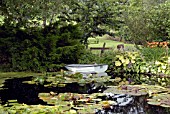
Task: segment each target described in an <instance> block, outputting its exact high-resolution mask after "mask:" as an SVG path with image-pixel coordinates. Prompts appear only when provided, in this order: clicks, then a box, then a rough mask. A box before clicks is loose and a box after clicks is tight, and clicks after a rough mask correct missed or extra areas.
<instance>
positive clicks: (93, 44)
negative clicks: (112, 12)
mask: <svg viewBox="0 0 170 114" xmlns="http://www.w3.org/2000/svg"><path fill="white" fill-rule="evenodd" d="M97 39H98V41H99V42H98V43H96V40H97ZM88 41H89V45H88V47H89V48H90V47H103V44H104V43H106V45H105V47H110V48H112V49H113V50H117V45H118V44H124V46H125V50H129V51H132V50H136V48H135V47H134V44H126V43H124V42H119V41H114V40H112V39H108V38H107V36H106V35H104V36H103V37H100V36H97V37H96V38H89V39H88ZM113 50H112V51H113ZM93 52H95V53H96V52H100V51H97V50H95V51H93Z"/></svg>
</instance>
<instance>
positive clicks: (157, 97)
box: [147, 91, 170, 108]
mask: <svg viewBox="0 0 170 114" xmlns="http://www.w3.org/2000/svg"><path fill="white" fill-rule="evenodd" d="M147 103H148V104H150V105H156V106H161V107H168V108H170V91H169V92H167V93H161V94H154V95H153V96H152V98H149V99H147Z"/></svg>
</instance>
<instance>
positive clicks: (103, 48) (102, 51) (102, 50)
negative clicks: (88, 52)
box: [100, 42, 106, 56]
mask: <svg viewBox="0 0 170 114" xmlns="http://www.w3.org/2000/svg"><path fill="white" fill-rule="evenodd" d="M105 46H106V43H105V42H104V44H103V47H102V49H101V53H100V56H102V54H103V53H104V50H105Z"/></svg>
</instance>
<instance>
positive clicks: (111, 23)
mask: <svg viewBox="0 0 170 114" xmlns="http://www.w3.org/2000/svg"><path fill="white" fill-rule="evenodd" d="M122 1H123V0H122ZM124 4H126V3H125V2H121V1H120V0H115V1H112V0H93V1H91V0H72V1H71V5H70V6H68V7H67V10H65V11H64V12H62V13H61V15H60V19H63V20H67V21H69V22H70V21H75V22H76V23H78V24H80V25H81V26H82V28H81V29H82V31H83V32H84V35H83V42H84V44H87V39H88V37H90V36H93V35H100V36H101V35H104V34H109V35H111V36H114V32H113V31H115V30H117V29H118V28H119V24H120V23H122V20H121V19H120V17H121V10H122V6H123V5H124ZM121 5H122V6H121Z"/></svg>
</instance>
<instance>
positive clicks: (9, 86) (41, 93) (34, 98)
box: [0, 75, 170, 114]
mask: <svg viewBox="0 0 170 114" xmlns="http://www.w3.org/2000/svg"><path fill="white" fill-rule="evenodd" d="M57 76H58V75H53V76H49V77H50V78H49V77H48V79H47V82H46V81H44V83H43V84H40V83H38V84H37V83H33V81H32V80H34V82H36V81H37V79H36V78H35V77H33V76H28V77H20V78H11V79H6V80H5V82H4V83H3V86H2V87H1V89H0V102H1V105H2V106H3V110H4V109H5V108H8V109H10V110H11V107H12V109H17V110H20V111H21V110H23V109H24V108H22V109H20V108H17V106H19V107H22V106H23V104H25V105H24V107H26V106H32V109H31V108H30V107H26V108H27V109H28V108H30V109H31V110H34V109H33V106H35V107H37V106H39V105H41V106H42V107H41V109H43V106H49V107H51V106H61V107H62V109H60V111H61V112H62V111H63V112H65V113H68V110H69V112H71V111H73V112H71V113H75V112H74V111H76V112H78V113H82V114H84V113H85V112H86V113H87V112H88V111H90V112H89V113H96V114H112V113H116V114H160V113H162V114H169V113H170V112H169V111H170V110H169V108H165V107H160V106H155V105H149V104H148V103H147V101H146V99H148V95H141V96H137V95H136V96H134V95H128V94H124V93H120V94H119V93H112V91H111V92H110V88H111V89H113V88H112V87H115V86H113V85H114V84H113V83H115V82H114V81H113V80H114V79H112V78H110V80H108V77H109V76H108V77H106V76H105V77H100V78H97V77H96V78H97V80H103V82H102V81H99V82H97V81H95V80H94V79H92V78H91V80H93V81H89V79H86V82H87V80H88V81H89V83H83V80H82V79H79V77H78V76H80V75H77V77H76V78H77V80H79V82H77V81H76V80H69V79H68V77H67V82H66V80H65V81H64V82H62V81H61V79H62V78H61V77H60V76H59V77H60V78H61V79H60V82H62V83H58V84H57V86H56V85H55V84H54V82H55V83H56V82H58V81H59V80H56V81H54V80H55V79H56V78H55V77H57ZM94 77H95V76H94ZM101 78H102V79H101ZM35 79H36V81H35ZM41 79H42V78H39V81H40V80H41ZM57 79H58V78H57ZM64 79H66V78H64ZM74 79H75V77H74ZM31 81H32V82H31ZM51 81H53V84H54V85H50V84H51V83H50V82H51ZM40 82H42V80H41V81H40ZM45 85H46V86H45ZM114 92H116V90H114ZM70 96H71V97H70ZM14 106H15V107H14ZM63 107H64V108H63ZM58 108H59V107H58ZM44 109H45V108H44ZM0 110H1V108H0ZM6 110H7V109H6ZM37 114H38V113H37Z"/></svg>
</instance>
